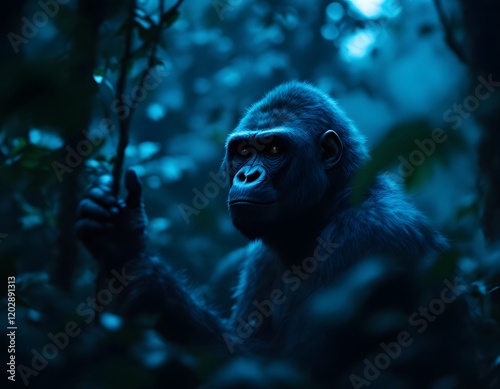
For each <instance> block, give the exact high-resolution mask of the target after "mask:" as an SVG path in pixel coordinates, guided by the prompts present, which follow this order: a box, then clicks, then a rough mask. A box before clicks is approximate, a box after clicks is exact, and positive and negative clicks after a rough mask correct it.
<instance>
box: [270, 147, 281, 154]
mask: <svg viewBox="0 0 500 389" xmlns="http://www.w3.org/2000/svg"><path fill="white" fill-rule="evenodd" d="M279 153H281V149H280V148H279V147H278V146H271V148H270V149H269V154H279Z"/></svg>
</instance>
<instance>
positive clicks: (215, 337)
mask: <svg viewBox="0 0 500 389" xmlns="http://www.w3.org/2000/svg"><path fill="white" fill-rule="evenodd" d="M110 184H111V179H110V177H108V176H104V177H101V178H100V179H99V180H98V181H97V183H96V184H95V185H94V186H92V187H91V188H90V189H89V190H88V191H87V193H86V195H85V197H84V199H83V200H82V201H81V203H80V209H79V218H78V222H77V225H76V229H77V234H78V236H79V238H80V240H81V241H82V242H83V243H84V244H85V246H86V247H87V249H88V250H89V251H90V252H91V254H92V256H93V257H94V258H95V259H96V260H97V261H98V263H99V265H100V266H101V268H102V269H103V270H104V272H105V273H106V274H107V275H109V276H112V274H111V273H112V271H113V270H114V271H115V272H118V273H120V274H123V275H125V276H126V279H127V285H126V287H125V288H124V289H123V290H122V291H121V292H119V293H118V297H117V300H118V302H119V306H120V309H121V311H122V313H123V314H124V315H126V316H129V317H130V316H132V315H134V316H137V315H140V314H143V313H144V314H158V315H159V318H158V325H157V328H158V330H159V331H160V332H161V333H162V334H163V335H164V336H165V337H166V338H167V339H169V340H172V341H175V342H179V343H196V344H220V345H221V346H222V345H223V344H224V342H223V337H224V334H226V336H229V335H228V334H229V333H230V332H229V330H228V329H227V328H226V327H227V325H226V322H225V321H224V320H222V319H220V316H218V315H217V313H215V312H214V311H213V310H211V309H210V308H209V307H207V306H206V305H205V304H204V303H203V301H202V300H201V299H199V298H197V297H196V294H195V293H194V292H192V291H191V290H190V289H189V288H188V286H187V283H186V281H185V279H183V278H182V277H180V276H178V275H177V274H175V273H174V272H173V270H172V269H171V268H170V267H169V266H168V265H167V264H165V263H164V262H162V261H160V260H158V259H157V258H155V257H154V256H151V255H148V254H147V250H146V243H145V240H146V236H145V231H146V225H147V217H146V213H145V210H144V204H143V201H142V185H141V183H140V181H139V179H138V178H137V176H136V174H135V172H133V171H131V170H130V171H128V172H127V175H126V178H125V184H126V188H127V190H128V193H129V195H128V198H127V199H126V201H122V200H119V199H117V198H116V196H114V195H113V194H112V191H111V185H110ZM115 274H116V273H115Z"/></svg>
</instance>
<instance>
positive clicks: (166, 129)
mask: <svg viewBox="0 0 500 389" xmlns="http://www.w3.org/2000/svg"><path fill="white" fill-rule="evenodd" d="M499 16H500V5H498V4H496V3H494V2H493V1H489V0H476V1H472V0H460V1H456V2H448V1H444V0H435V1H431V0H413V1H410V0H401V1H400V2H398V1H395V0H394V1H391V0H387V1H383V0H377V1H375V0H372V1H362V0H338V1H333V2H332V1H330V0H328V1H324V0H321V1H317V2H306V1H299V0H289V1H263V0H255V1H244V0H214V1H207V2H201V1H190V0H185V1H164V0H159V1H153V0H151V1H148V0H142V1H140V0H138V1H136V0H127V1H117V0H78V1H77V0H75V1H68V0H64V1H63V0H40V1H34V0H18V1H16V2H6V3H5V4H3V5H2V12H1V13H0V20H1V23H0V29H1V30H2V34H1V35H2V37H3V38H2V40H1V41H0V42H1V43H0V53H1V62H0V70H1V72H0V74H1V76H0V77H1V78H0V79H1V88H0V125H1V129H2V131H1V133H0V161H1V164H0V183H1V185H2V188H3V197H2V201H1V202H0V210H1V212H2V215H3V217H2V218H1V221H0V241H1V242H0V243H1V245H0V252H1V253H2V254H1V261H2V263H1V266H0V272H1V273H2V277H1V279H2V280H4V281H5V280H8V277H11V276H15V278H16V289H15V299H16V300H15V302H16V316H15V324H16V326H17V330H16V331H17V332H16V337H15V344H16V354H15V356H16V363H17V366H18V370H17V374H16V381H17V383H18V384H19V382H21V383H22V382H23V381H24V383H25V384H26V383H27V382H28V381H29V384H30V386H31V387H36V388H38V387H41V388H44V387H63V388H66V387H76V388H87V387H92V388H96V387H97V388H101V387H102V388H112V387H113V388H114V387H117V388H124V387H131V388H134V387H141V388H142V387H156V386H159V387H172V388H177V387H179V388H183V387H197V386H198V385H199V384H201V383H206V382H210V383H211V384H210V385H211V386H210V387H221V388H229V387H235V388H236V387H242V386H240V384H239V382H240V380H242V381H244V382H246V383H247V385H249V386H248V387H251V388H254V387H270V388H273V387H313V386H312V384H311V383H310V382H308V378H307V375H306V374H304V373H303V372H301V371H300V368H297V367H292V366H289V365H288V364H287V363H286V362H283V361H281V360H271V361H269V360H266V361H262V360H261V359H258V358H245V359H231V360H229V361H228V360H226V359H225V358H224V357H220V358H219V356H218V355H212V354H211V353H210V350H206V349H184V348H179V347H177V346H175V345H173V344H170V343H168V342H166V341H165V340H163V339H162V338H161V337H160V336H159V335H158V333H157V332H155V331H154V330H153V329H152V326H151V321H152V320H153V319H152V318H144V320H142V321H141V322H140V323H129V322H124V321H123V320H122V319H121V318H120V317H119V316H117V315H116V314H114V313H113V309H112V306H113V302H111V301H110V303H109V306H108V307H106V310H104V311H103V312H99V311H101V310H102V309H100V308H101V307H100V306H98V307H97V308H92V309H91V308H90V307H91V306H92V303H91V302H89V300H88V299H89V298H90V299H92V298H94V296H95V295H96V293H98V292H99V291H100V290H102V289H103V288H104V289H105V288H106V284H105V283H104V282H103V281H102V280H97V281H96V279H97V278H98V275H97V269H96V264H95V263H93V262H92V260H91V258H90V257H89V256H88V253H87V252H86V251H85V250H84V249H83V247H82V246H81V245H80V244H79V243H78V241H77V240H76V238H75V235H74V228H73V227H74V221H75V215H76V212H77V205H78V200H79V199H80V198H81V196H82V193H83V191H84V190H85V188H86V187H87V186H88V185H89V184H90V183H91V182H92V181H93V180H94V179H95V177H96V176H98V175H101V174H103V173H104V172H109V173H110V174H113V175H114V176H115V177H120V176H121V175H122V172H123V169H125V168H126V167H133V168H134V169H135V170H136V171H137V173H138V174H139V176H140V177H141V178H142V180H143V182H144V183H145V199H146V204H147V207H148V215H149V219H150V225H149V231H148V232H149V237H150V241H151V243H152V245H153V247H154V249H155V250H156V251H158V252H159V253H161V256H162V257H164V258H166V259H168V261H169V262H170V263H172V264H173V266H174V267H176V268H179V269H186V274H187V275H188V276H189V277H190V278H191V279H192V280H193V283H195V284H199V285H205V286H203V287H202V288H201V290H200V292H201V293H202V294H204V295H205V296H206V298H207V299H209V300H210V301H215V300H218V301H219V307H220V308H221V309H222V308H225V307H227V306H228V305H229V293H228V292H227V290H228V288H230V287H231V286H232V285H233V284H234V282H233V281H234V279H232V277H234V276H235V274H234V271H233V269H232V267H233V264H232V263H231V258H232V257H231V256H229V258H228V259H227V260H223V258H224V257H225V256H227V255H228V254H229V253H231V252H232V251H233V250H235V249H238V248H239V247H241V246H242V245H244V244H245V239H243V238H242V237H241V236H240V235H239V234H238V233H237V232H236V231H235V230H234V228H233V227H232V225H231V221H230V219H229V216H228V214H227V209H226V203H225V196H226V190H225V188H224V183H223V182H222V181H219V179H218V176H216V173H217V172H218V169H219V165H220V161H221V159H222V155H223V150H224V140H225V137H226V135H227V134H228V132H229V131H230V130H231V129H232V128H234V126H235V125H236V123H237V121H238V119H239V118H240V117H241V114H242V113H243V112H244V110H245V109H246V108H247V107H248V105H249V104H251V103H252V102H254V101H255V100H257V99H259V98H260V97H262V95H263V94H264V92H266V91H267V90H269V89H271V88H272V87H274V86H275V85H277V84H279V83H281V82H283V81H288V80H292V79H299V80H304V81H309V82H311V83H313V84H315V85H317V86H319V87H320V88H321V89H323V90H325V91H327V92H329V93H330V94H331V95H332V96H333V97H334V98H336V99H337V100H338V101H339V104H340V105H341V106H342V107H343V109H344V110H345V111H346V113H347V114H348V116H349V117H351V118H352V119H353V121H354V122H355V123H356V125H357V126H358V127H359V128H360V130H361V131H362V132H363V133H364V134H365V135H366V137H367V142H368V144H369V145H370V148H371V149H372V156H373V160H372V161H371V162H370V163H369V164H368V165H367V166H365V167H364V169H363V170H362V171H361V172H360V174H359V175H358V177H357V179H356V185H357V188H358V189H359V191H358V193H362V191H363V189H364V188H367V187H368V186H369V185H370V183H371V182H372V179H373V178H374V176H375V175H376V174H377V173H378V172H379V171H383V170H389V171H390V172H391V173H392V175H393V177H394V178H395V179H396V180H397V181H398V182H400V183H401V184H403V185H404V186H405V187H406V189H407V191H408V192H409V193H410V194H411V195H412V197H413V199H414V201H415V202H416V203H417V205H418V207H419V208H420V209H422V210H423V211H424V212H425V213H426V214H427V215H428V216H429V218H430V219H431V220H432V222H433V224H434V225H435V227H436V228H438V229H440V230H441V231H443V233H444V234H445V235H446V236H447V237H448V238H449V240H450V243H451V249H450V250H449V251H448V252H447V253H445V254H444V255H442V256H440V257H438V258H432V261H431V259H428V261H429V263H431V262H432V263H433V264H432V265H429V266H422V269H421V271H420V272H419V273H418V274H415V275H413V277H412V278H411V279H409V280H406V279H399V278H398V275H397V273H393V271H392V270H391V268H390V267H389V266H388V265H387V264H386V263H385V262H384V261H383V260H373V259H371V260H369V261H367V262H366V263H362V264H360V265H359V266H358V267H356V268H354V269H353V270H352V272H350V273H349V274H348V275H347V276H346V277H345V278H343V279H342V280H341V281H339V284H338V285H335V286H334V287H333V288H332V289H330V290H328V291H326V292H325V293H326V294H325V295H324V296H322V299H320V300H318V305H317V310H316V312H317V315H318V318H319V319H320V320H324V321H325V323H326V324H325V325H328V326H331V328H332V329H333V330H335V331H338V332H339V334H344V335H345V338H344V342H343V343H342V342H341V344H339V347H340V346H343V347H344V348H343V349H342V348H341V349H342V350H350V351H349V352H348V353H347V352H346V353H345V354H343V355H341V356H339V366H338V367H336V368H335V369H332V371H335V374H336V376H338V377H339V378H338V379H339V381H338V385H342V384H341V382H344V381H341V379H345V378H346V377H349V376H350V375H351V374H359V375H360V376H361V375H362V374H361V373H359V372H360V371H362V369H363V367H364V364H363V360H364V359H365V358H368V357H369V356H370V355H371V356H373V355H377V352H380V349H377V348H375V349H371V348H369V347H368V346H367V345H371V344H372V343H373V344H377V345H378V343H380V342H378V340H379V339H389V340H390V339H394V334H397V333H398V330H401V328H403V327H404V323H405V322H408V313H410V314H411V312H413V311H418V309H419V307H428V306H429V302H431V301H433V299H435V298H439V296H440V293H441V290H442V289H443V288H444V287H445V286H446V287H448V286H447V285H448V284H447V283H446V282H448V283H450V282H451V283H452V284H454V283H458V284H459V285H460V287H457V288H458V289H456V290H457V291H458V292H457V294H460V299H459V300H460V302H457V304H455V303H450V306H451V305H453V304H455V305H457V307H456V308H449V307H448V305H447V306H446V308H445V310H444V314H443V315H442V316H441V315H437V318H435V319H434V320H428V321H427V322H426V323H425V326H426V328H427V326H429V328H432V331H425V332H424V331H422V332H423V334H422V337H423V339H424V343H425V342H429V343H433V342H436V339H440V338H441V339H443V337H446V336H449V339H448V338H446V342H447V343H444V344H447V345H448V346H449V348H448V349H447V350H446V351H447V353H448V355H449V356H450V358H449V360H448V359H445V360H443V358H442V356H441V355H440V354H436V355H432V354H431V355H429V354H427V353H424V351H422V350H420V349H418V348H416V347H414V348H413V349H412V350H410V349H411V346H409V347H408V350H407V349H403V350H402V354H401V358H399V356H398V358H395V361H396V362H397V364H399V363H400V364H401V365H402V366H403V368H401V369H400V370H398V369H396V370H395V371H391V372H389V371H388V372H381V374H380V376H379V375H377V377H376V378H374V379H373V382H372V380H369V383H370V384H371V387H379V386H377V385H380V387H411V386H409V385H410V383H411V382H412V380H413V377H416V376H417V375H419V374H422V371H430V370H432V369H433V368H434V366H437V365H440V366H444V368H442V369H441V370H439V371H438V372H437V373H436V374H435V376H433V379H435V383H434V386H433V387H434V388H455V387H460V380H461V379H462V378H461V377H462V376H463V375H465V376H467V377H472V378H471V380H476V379H478V380H480V381H479V382H480V384H478V385H483V387H491V388H494V387H498V385H500V381H499V380H498V379H497V378H496V376H497V374H498V373H499V371H500V342H499V335H500V332H499V329H500V327H499V324H500V323H499V321H500V305H499V304H500V294H499V293H500V288H499V286H500V261H499V260H500V250H499V239H500V153H498V150H497V147H498V145H499V144H500V132H499V130H498V129H499V128H500V93H499V92H498V88H499V86H500V24H499V23H498V17H499ZM209 183H216V185H217V186H218V188H219V189H220V190H219V191H218V192H217V193H216V194H213V192H209V193H210V194H209V195H207V192H206V186H207V184H209ZM212 186H213V185H212ZM116 190H117V191H119V190H120V187H119V180H116ZM187 209H189V211H186V210H187ZM426 263H427V262H426ZM456 276H457V277H458V278H455V277H456ZM5 282H6V283H5V284H4V286H2V288H3V289H4V291H5V296H7V281H5ZM408 293H414V294H415V296H414V297H415V298H414V302H415V305H414V306H413V308H412V307H408V306H405V307H400V306H398V305H397V304H395V305H394V306H391V309H390V310H381V309H379V310H377V308H376V307H377V304H376V303H375V302H376V301H380V300H385V299H389V300H390V299H391V298H392V297H393V296H398V295H402V294H408ZM374 299H375V300H374ZM377 299H379V300H377ZM220 301H222V303H221V302H220ZM332 301H335V303H334V304H332V303H331V302H332ZM374 301H375V302H374ZM2 302H3V304H2V317H5V318H6V317H7V309H8V307H7V302H8V297H5V298H4V299H3V300H2ZM328 302H329V303H328ZM459 304H462V305H460V307H458V305H459ZM453 306H454V305H453ZM96 311H98V312H97V314H96ZM173 320H175V318H173ZM3 322H4V323H5V322H6V321H3ZM71 323H73V324H71ZM353 323H354V324H353ZM359 323H365V324H366V325H365V326H362V327H363V328H357V331H358V332H356V334H357V337H355V338H353V336H352V334H351V335H349V334H350V332H349V330H350V329H352V328H353V326H355V324H359ZM421 325H423V324H421ZM422 328H423V327H422ZM7 332H8V331H7ZM431 332H432V333H431ZM61 333H66V334H69V335H67V336H62V335H57V334H61ZM359 334H363V337H359ZM419 334H420V332H419ZM72 335H74V336H72ZM370 339H372V340H370ZM373 339H375V340H373ZM8 344H9V338H8V337H4V341H3V342H2V347H5V349H7V347H8ZM47 345H52V346H47ZM54 345H55V346H54ZM353 350H354V351H353ZM332 352H333V351H332ZM47 355H49V356H50V357H47ZM465 355H467V358H465V357H464V356H465ZM455 357H456V358H455ZM462 357H463V358H462ZM35 360H36V361H35ZM34 361H35V362H34ZM21 365H22V366H23V368H21ZM448 365H449V369H447V368H446V366H448ZM4 366H5V365H4ZM398 366H399V365H398ZM405 366H406V367H405ZM408 366H412V367H411V368H408ZM457 366H458V367H457ZM360 369H361V370H360ZM4 374H6V377H7V376H8V373H4ZM6 377H5V378H4V377H2V379H7V378H6ZM23 378H24V379H23ZM347 382H348V381H347ZM351 382H352V381H351ZM462 384H463V382H462ZM265 385H267V386H265ZM405 385H407V386H405ZM339 387H342V386H339ZM354 387H356V386H354ZM358 387H364V386H363V385H362V386H358ZM464 387H465V386H464ZM478 387H479V386H478Z"/></svg>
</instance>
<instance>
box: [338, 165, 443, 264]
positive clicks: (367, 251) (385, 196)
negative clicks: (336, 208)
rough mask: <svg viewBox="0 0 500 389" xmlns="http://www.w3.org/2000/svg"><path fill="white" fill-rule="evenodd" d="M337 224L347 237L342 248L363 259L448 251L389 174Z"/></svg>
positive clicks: (409, 257)
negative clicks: (348, 249)
mask: <svg viewBox="0 0 500 389" xmlns="http://www.w3.org/2000/svg"><path fill="white" fill-rule="evenodd" d="M336 224H337V226H338V227H337V228H339V229H342V231H343V233H342V234H341V235H343V236H345V237H346V239H345V242H344V243H342V242H341V243H340V244H345V245H346V246H348V247H349V248H350V249H351V250H357V252H358V253H359V254H360V255H371V254H392V255H396V256H397V257H402V259H406V258H407V259H408V260H411V259H414V258H420V257H422V256H425V255H426V254H429V253H430V252H442V251H444V250H445V249H446V248H447V247H448V243H447V240H446V239H445V238H444V237H443V235H441V234H440V233H438V232H437V231H436V230H434V229H433V228H432V227H431V225H430V223H429V220H428V219H427V218H426V217H425V216H424V215H423V214H422V213H421V212H420V211H419V210H418V209H417V208H416V207H415V206H414V205H413V204H412V203H411V201H410V200H409V198H408V196H407V195H406V194H405V193H404V191H403V189H402V188H401V186H400V185H399V184H397V183H396V182H395V181H394V180H393V179H391V178H390V176H389V175H387V174H381V175H380V176H378V177H377V179H376V182H375V184H374V185H373V186H372V187H371V189H370V193H369V194H368V195H367V196H366V197H365V200H364V201H363V202H362V203H361V204H360V205H359V206H356V207H352V208H348V209H347V210H346V211H345V212H343V213H342V214H341V215H339V218H338V222H337V223H336ZM331 233H335V232H334V231H331Z"/></svg>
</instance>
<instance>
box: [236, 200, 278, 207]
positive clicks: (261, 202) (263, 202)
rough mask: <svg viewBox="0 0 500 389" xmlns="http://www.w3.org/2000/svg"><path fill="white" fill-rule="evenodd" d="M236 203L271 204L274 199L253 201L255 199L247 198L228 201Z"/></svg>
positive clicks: (273, 202)
mask: <svg viewBox="0 0 500 389" xmlns="http://www.w3.org/2000/svg"><path fill="white" fill-rule="evenodd" d="M237 204H244V205H245V204H246V205H248V204H249V205H273V204H276V201H268V202H265V201H255V200H248V199H238V200H231V201H230V202H229V205H230V206H231V205H237Z"/></svg>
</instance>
